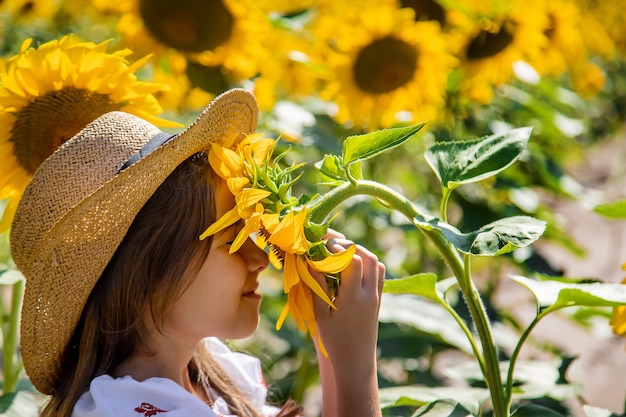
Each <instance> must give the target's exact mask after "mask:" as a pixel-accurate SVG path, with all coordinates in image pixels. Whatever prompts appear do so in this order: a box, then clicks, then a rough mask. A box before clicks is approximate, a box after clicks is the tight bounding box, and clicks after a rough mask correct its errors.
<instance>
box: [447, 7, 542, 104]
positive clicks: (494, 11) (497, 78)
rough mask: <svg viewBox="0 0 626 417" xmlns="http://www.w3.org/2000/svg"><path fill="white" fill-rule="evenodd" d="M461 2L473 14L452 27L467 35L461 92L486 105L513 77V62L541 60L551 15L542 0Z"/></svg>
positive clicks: (462, 63)
mask: <svg viewBox="0 0 626 417" xmlns="http://www.w3.org/2000/svg"><path fill="white" fill-rule="evenodd" d="M460 3H461V4H463V5H464V7H465V8H466V9H467V10H468V13H469V16H471V18H468V19H467V20H466V21H465V23H463V24H460V25H459V26H458V27H456V28H455V29H454V30H453V31H454V32H457V31H460V32H462V33H465V37H466V41H465V45H464V47H463V48H462V49H461V50H460V51H459V57H460V58H461V65H460V70H461V72H462V76H463V80H462V84H461V91H462V93H463V94H465V95H467V96H468V97H469V98H470V99H471V100H475V101H477V102H479V103H483V104H487V103H489V102H491V100H492V99H493V88H494V87H498V86H501V85H503V84H505V83H506V82H508V81H509V80H510V79H511V77H512V74H513V63H514V62H516V61H520V60H521V61H529V62H536V61H537V60H539V59H541V57H540V51H541V50H542V49H543V48H545V47H546V45H547V38H546V35H545V33H544V30H545V28H546V27H547V26H548V24H547V23H546V22H547V19H548V17H547V15H546V14H545V13H543V9H542V8H541V2H539V1H534V0H524V1H521V0H516V1H510V2H508V3H502V2H495V3H491V2H484V3H480V2H477V1H476V0H461V1H460ZM488 6H492V7H491V8H489V7H488ZM455 37H458V34H455Z"/></svg>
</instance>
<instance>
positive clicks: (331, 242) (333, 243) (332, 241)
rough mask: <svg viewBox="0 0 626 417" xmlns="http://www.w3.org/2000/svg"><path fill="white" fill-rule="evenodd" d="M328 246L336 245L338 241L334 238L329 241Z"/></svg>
mask: <svg viewBox="0 0 626 417" xmlns="http://www.w3.org/2000/svg"><path fill="white" fill-rule="evenodd" d="M328 244H329V245H336V244H337V239H335V238H334V237H331V238H330V239H328Z"/></svg>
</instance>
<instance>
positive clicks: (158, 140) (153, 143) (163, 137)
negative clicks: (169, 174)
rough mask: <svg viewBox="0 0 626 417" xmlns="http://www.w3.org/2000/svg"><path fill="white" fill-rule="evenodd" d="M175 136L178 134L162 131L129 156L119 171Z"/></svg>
mask: <svg viewBox="0 0 626 417" xmlns="http://www.w3.org/2000/svg"><path fill="white" fill-rule="evenodd" d="M175 136H176V135H171V134H169V133H165V132H161V133H158V134H156V135H154V136H153V137H152V138H151V139H150V140H149V141H148V142H146V143H145V144H144V145H143V146H142V147H141V149H139V150H138V151H137V152H135V153H134V154H132V155H131V156H130V158H128V160H127V161H126V162H125V163H124V165H122V167H121V168H120V170H119V172H122V171H124V170H125V169H126V168H128V167H129V166H131V165H132V164H134V163H135V162H138V161H139V160H141V159H143V158H145V157H146V156H148V155H149V154H151V153H152V152H153V151H154V150H156V149H157V148H159V147H160V146H161V145H163V144H164V143H166V142H169V141H170V140H172V138H174V137H175Z"/></svg>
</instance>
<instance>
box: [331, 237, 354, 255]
mask: <svg viewBox="0 0 626 417" xmlns="http://www.w3.org/2000/svg"><path fill="white" fill-rule="evenodd" d="M352 245H354V242H352V241H350V240H348V239H344V238H340V237H331V238H330V239H328V240H327V241H326V247H327V248H328V250H329V251H331V253H335V252H341V251H342V250H345V249H348V248H349V247H350V246H352Z"/></svg>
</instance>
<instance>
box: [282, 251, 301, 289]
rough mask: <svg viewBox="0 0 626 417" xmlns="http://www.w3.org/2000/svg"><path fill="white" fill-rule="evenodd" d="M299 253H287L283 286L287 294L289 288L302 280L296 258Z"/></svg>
mask: <svg viewBox="0 0 626 417" xmlns="http://www.w3.org/2000/svg"><path fill="white" fill-rule="evenodd" d="M297 256H298V255H294V254H292V253H286V254H285V261H284V262H285V273H284V276H283V288H284V291H285V294H287V293H289V290H291V288H292V287H293V286H294V285H296V284H297V283H299V282H300V276H299V275H298V266H297V265H296V262H297V260H296V258H297Z"/></svg>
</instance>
